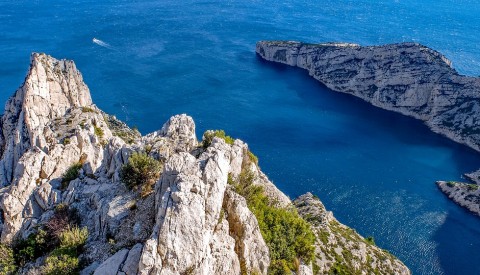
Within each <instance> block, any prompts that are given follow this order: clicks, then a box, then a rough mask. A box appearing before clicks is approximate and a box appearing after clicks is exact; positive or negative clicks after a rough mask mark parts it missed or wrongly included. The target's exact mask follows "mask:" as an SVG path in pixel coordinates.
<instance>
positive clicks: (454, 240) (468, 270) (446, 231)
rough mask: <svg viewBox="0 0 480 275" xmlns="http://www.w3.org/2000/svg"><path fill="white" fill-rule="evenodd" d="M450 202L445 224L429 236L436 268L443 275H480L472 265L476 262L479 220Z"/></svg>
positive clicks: (479, 256) (479, 257) (479, 259)
mask: <svg viewBox="0 0 480 275" xmlns="http://www.w3.org/2000/svg"><path fill="white" fill-rule="evenodd" d="M450 203H451V204H452V205H450V207H449V211H448V214H447V217H446V219H445V221H444V222H443V224H442V225H441V226H440V227H438V230H437V231H436V232H435V233H434V235H433V240H434V241H435V243H436V244H437V246H436V248H435V250H436V251H435V252H436V254H437V257H438V261H439V265H440V267H441V268H442V270H443V272H444V273H445V274H480V265H478V264H472V263H480V253H478V251H479V249H480V217H478V216H475V215H474V214H473V213H471V212H469V211H468V210H466V209H465V208H463V207H461V206H459V205H456V204H454V203H453V202H450ZM459 212H463V215H459ZM466 212H468V213H466ZM472 268H474V269H472Z"/></svg>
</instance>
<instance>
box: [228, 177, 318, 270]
mask: <svg viewBox="0 0 480 275" xmlns="http://www.w3.org/2000/svg"><path fill="white" fill-rule="evenodd" d="M254 179H255V176H254V174H253V173H252V172H250V171H247V170H244V171H243V172H242V173H240V175H239V176H238V177H237V178H236V179H233V178H232V177H231V176H230V177H229V184H230V185H232V186H233V187H234V189H235V191H236V192H237V193H238V194H240V195H242V196H243V197H245V199H246V201H247V205H248V208H249V209H250V210H251V211H252V212H253V214H254V215H255V217H256V218H257V221H258V224H259V227H260V231H261V233H262V236H263V239H264V240H265V242H266V243H267V245H268V248H269V252H270V260H271V265H270V268H269V270H268V273H269V274H290V273H291V272H292V271H294V272H295V271H297V269H298V267H299V265H300V262H304V263H306V264H308V263H310V262H311V261H312V260H313V258H314V251H315V247H314V244H315V235H314V234H313V232H312V230H311V228H310V225H309V224H308V223H307V222H306V221H305V220H304V219H302V218H301V217H300V216H299V215H298V213H297V212H296V210H295V209H294V208H279V207H275V206H274V202H271V201H270V200H269V199H268V197H267V196H266V195H265V193H264V190H263V187H262V186H259V185H255V184H254V183H253V181H254Z"/></svg>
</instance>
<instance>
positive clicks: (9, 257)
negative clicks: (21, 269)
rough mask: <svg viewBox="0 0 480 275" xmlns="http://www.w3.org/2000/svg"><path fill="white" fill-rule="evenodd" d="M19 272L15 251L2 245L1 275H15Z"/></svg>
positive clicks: (0, 257)
mask: <svg viewBox="0 0 480 275" xmlns="http://www.w3.org/2000/svg"><path fill="white" fill-rule="evenodd" d="M16 270H17V265H16V264H15V258H14V256H13V250H12V249H11V248H10V247H8V246H7V245H5V244H2V243H0V274H14V273H15V271H16Z"/></svg>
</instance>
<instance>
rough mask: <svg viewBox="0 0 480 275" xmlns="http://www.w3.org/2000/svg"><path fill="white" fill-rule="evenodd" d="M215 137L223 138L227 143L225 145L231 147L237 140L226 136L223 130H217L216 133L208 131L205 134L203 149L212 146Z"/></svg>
mask: <svg viewBox="0 0 480 275" xmlns="http://www.w3.org/2000/svg"><path fill="white" fill-rule="evenodd" d="M214 137H218V138H221V139H223V140H224V141H225V143H227V144H230V145H233V143H234V142H235V140H234V139H233V138H232V137H230V136H227V135H225V131H223V130H215V131H212V130H208V131H206V132H205V133H204V134H203V141H202V146H203V148H207V147H208V146H210V145H211V144H212V141H213V138H214Z"/></svg>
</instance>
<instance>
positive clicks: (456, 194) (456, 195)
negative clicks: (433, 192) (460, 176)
mask: <svg viewBox="0 0 480 275" xmlns="http://www.w3.org/2000/svg"><path fill="white" fill-rule="evenodd" d="M437 186H438V188H439V189H440V190H441V191H442V192H443V193H445V195H447V196H448V197H449V198H450V199H451V200H453V201H454V202H455V203H457V204H458V205H460V206H463V207H465V208H467V209H468V210H470V211H471V212H472V213H475V214H477V215H480V186H478V184H468V183H462V182H453V181H437Z"/></svg>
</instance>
